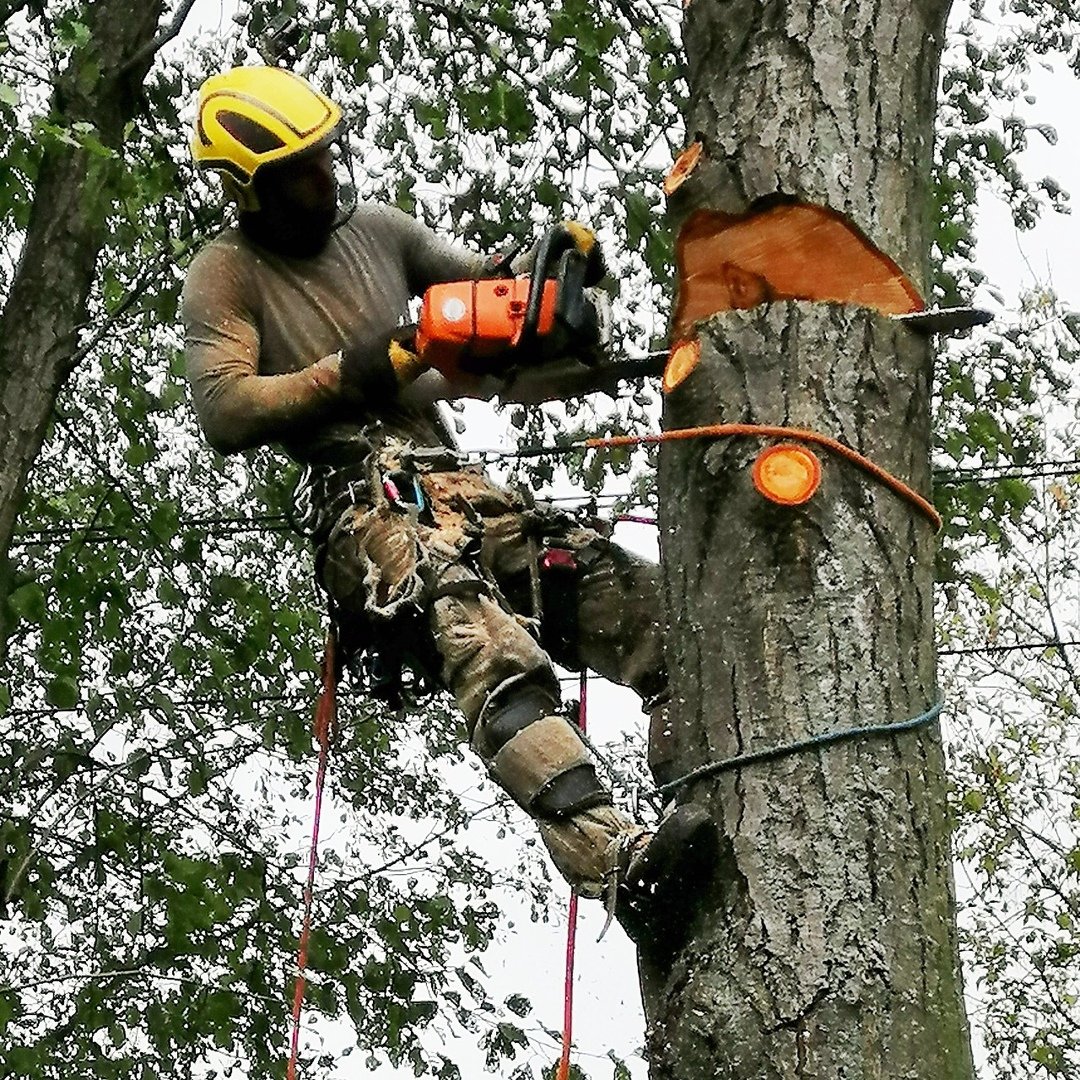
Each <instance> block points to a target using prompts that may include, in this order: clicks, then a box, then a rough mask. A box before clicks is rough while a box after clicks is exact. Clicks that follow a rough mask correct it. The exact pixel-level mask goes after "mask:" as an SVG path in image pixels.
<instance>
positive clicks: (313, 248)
mask: <svg viewBox="0 0 1080 1080" xmlns="http://www.w3.org/2000/svg"><path fill="white" fill-rule="evenodd" d="M337 210H338V208H337V202H336V200H335V201H334V202H333V203H327V204H324V205H322V206H319V207H316V208H309V207H303V208H301V207H296V206H290V207H288V208H285V207H278V206H273V205H271V206H269V207H267V208H265V209H263V210H257V211H255V212H248V213H244V214H241V215H240V228H241V229H242V230H243V232H244V235H245V236H247V237H248V239H249V240H253V241H254V242H255V243H256V244H258V245H259V246H260V247H264V248H266V249H267V250H268V251H272V252H274V253H275V254H277V255H285V256H288V257H291V258H297V259H310V258H314V256H316V255H318V254H320V253H321V252H322V251H323V250H324V248H325V247H326V245H327V243H329V241H330V237H331V236H332V235H333V232H334V226H335V225H336V224H337Z"/></svg>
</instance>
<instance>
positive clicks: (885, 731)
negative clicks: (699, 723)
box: [657, 701, 945, 796]
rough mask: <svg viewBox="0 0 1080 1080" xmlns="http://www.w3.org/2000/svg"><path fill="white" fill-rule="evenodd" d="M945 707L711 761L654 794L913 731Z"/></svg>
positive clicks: (665, 792) (667, 793)
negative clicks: (840, 745) (806, 753)
mask: <svg viewBox="0 0 1080 1080" xmlns="http://www.w3.org/2000/svg"><path fill="white" fill-rule="evenodd" d="M944 707H945V703H944V702H943V701H939V702H938V703H937V704H936V705H934V706H933V707H932V708H930V709H927V711H926V712H924V713H922V714H920V715H919V716H915V717H913V718H912V719H910V720H903V721H901V722H900V723H899V724H868V725H867V726H865V727H853V728H844V729H842V730H841V731H829V732H826V733H825V734H824V735H815V736H814V737H813V738H810V739H802V740H800V741H799V742H793V743H787V744H786V745H785V746H773V747H770V748H769V749H767V750H753V751H751V752H750V753H748V754H739V755H738V756H737V757H730V758H725V759H724V760H723V761H710V762H709V763H708V764H706V765H699V766H698V767H697V768H696V769H694V770H692V771H691V772H688V773H687V774H686V775H685V776H680V777H679V778H678V780H672V781H671V782H670V783H667V784H662V785H661V786H660V787H659V788H657V791H658V792H659V794H660V795H662V796H667V795H670V794H672V793H674V792H675V791H677V790H678V789H679V788H681V787H683V786H685V785H686V784H691V783H693V782H694V781H695V780H700V779H701V778H702V777H704V776H717V775H719V774H720V773H725V772H731V771H732V770H734V769H741V768H744V767H745V766H747V765H757V764H759V763H760V762H763V761H777V760H779V759H780V758H785V757H790V756H791V755H792V754H799V753H802V751H804V750H822V749H824V748H825V747H827V746H835V745H836V744H837V743H842V742H851V741H852V740H854V739H865V738H873V737H876V736H880V735H899V734H901V733H902V732H905V731H915V730H917V729H918V728H921V727H926V726H927V725H929V724H932V723H933V722H934V721H935V720H936V719H937V718H938V717H939V716H940V715H941V710H942V709H943V708H944Z"/></svg>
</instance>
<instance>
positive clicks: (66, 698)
mask: <svg viewBox="0 0 1080 1080" xmlns="http://www.w3.org/2000/svg"><path fill="white" fill-rule="evenodd" d="M45 700H46V701H48V703H49V704H50V705H52V706H54V707H55V708H57V709H74V708H75V707H76V706H77V705H78V704H79V684H78V683H77V682H76V681H75V679H74V678H72V676H70V675H57V676H56V678H55V679H51V680H50V681H49V684H48V685H47V686H46V687H45Z"/></svg>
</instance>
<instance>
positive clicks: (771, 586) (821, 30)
mask: <svg viewBox="0 0 1080 1080" xmlns="http://www.w3.org/2000/svg"><path fill="white" fill-rule="evenodd" d="M946 12H947V4H946V3H944V2H927V0H922V2H919V3H914V4H912V3H911V2H910V0H909V2H905V3H903V4H901V3H899V2H898V0H879V2H877V3H844V4H829V5H826V4H824V3H816V2H813V0H792V2H789V3H779V2H766V3H759V2H750V0H737V2H734V3H723V2H721V0H693V3H692V4H691V6H690V8H689V10H688V12H687V18H686V25H685V29H684V38H685V42H686V48H687V54H688V58H689V63H690V67H689V78H690V90H691V93H690V106H689V113H688V117H687V130H688V132H689V133H690V134H691V135H695V134H697V135H698V136H700V137H701V138H702V141H703V142H704V145H705V149H706V158H705V159H704V160H703V162H702V164H700V165H699V166H698V167H697V168H696V169H695V170H694V171H693V173H692V174H691V176H690V178H689V180H688V181H687V182H686V183H685V184H684V185H683V187H682V188H680V190H679V192H678V193H677V196H676V197H675V198H673V200H672V213H673V217H674V218H675V223H676V225H677V224H678V223H679V221H681V220H683V219H685V217H686V215H687V214H689V213H690V212H691V211H693V210H696V209H700V208H709V209H717V210H723V211H726V212H729V213H739V212H742V211H745V210H747V209H748V208H749V206H750V205H751V204H752V203H753V202H754V201H755V200H757V199H759V198H762V197H766V196H775V195H777V194H782V195H785V196H795V197H798V198H799V199H802V200H805V201H808V202H813V203H817V204H819V205H823V206H828V207H831V208H832V209H834V210H838V211H840V212H842V213H843V214H845V215H847V216H848V217H849V218H850V219H851V221H852V222H853V223H854V224H855V225H856V226H858V227H859V228H860V229H862V230H863V231H864V232H865V233H866V234H867V235H868V237H869V238H870V239H871V240H872V241H873V242H874V243H876V244H877V245H878V246H879V247H880V248H882V249H883V250H884V251H885V252H886V253H887V254H888V255H891V256H892V257H893V258H894V259H895V260H896V261H897V262H898V263H899V264H900V266H901V267H903V268H904V269H905V270H906V271H907V272H908V274H909V275H910V276H911V277H912V278H913V279H914V280H915V281H916V282H918V283H920V284H921V285H922V284H924V283H925V281H926V264H927V253H928V249H929V228H930V220H931V219H930V198H929V191H930V167H931V151H932V144H933V118H934V107H935V97H936V87H937V71H938V62H939V58H940V51H941V47H942V41H943V27H944V19H945V15H946ZM698 332H699V335H700V338H701V343H702V358H701V362H700V364H699V365H698V366H697V368H696V369H695V370H694V372H693V374H692V375H691V376H690V377H689V378H688V379H687V380H686V382H684V383H683V384H682V385H681V386H679V387H678V388H677V389H675V390H674V391H673V392H672V393H671V394H670V395H669V396H668V398H667V400H666V404H665V416H664V426H665V427H666V428H683V427H693V426H697V425H704V424H715V423H718V422H744V423H756V424H768V425H787V426H791V427H801V428H810V429H813V430H815V431H817V432H820V433H822V434H825V435H830V436H833V437H834V438H838V439H840V440H842V441H844V442H846V443H847V444H849V445H850V446H853V447H855V448H856V449H858V450H859V451H861V452H862V453H864V454H865V455H866V456H868V457H869V458H870V459H872V460H873V461H874V462H876V463H877V464H879V465H881V466H883V467H884V468H886V469H888V470H889V471H890V472H892V473H893V474H894V475H896V476H898V477H900V478H901V479H903V480H905V481H906V482H907V483H909V484H910V485H912V486H913V487H914V488H915V489H916V490H917V491H920V492H923V493H926V492H928V491H929V489H930V464H929V447H930V409H929V405H930V390H931V375H932V351H931V348H930V344H929V343H928V342H927V341H926V340H925V339H922V338H919V337H916V336H915V335H914V334H912V333H911V332H910V331H909V330H908V329H906V328H905V327H903V326H901V325H899V324H897V323H895V322H893V321H892V320H890V319H889V318H888V317H886V316H883V315H880V314H878V313H876V312H871V311H869V310H867V309H864V308H857V307H850V306H844V305H837V304H821V303H806V302H800V301H789V302H784V303H772V304H764V305H760V306H757V307H754V308H751V309H749V310H744V311H730V312H725V313H722V314H718V315H715V316H713V317H712V318H710V319H708V320H707V321H706V322H704V323H703V324H700V325H699V327H698ZM763 444H764V440H761V439H757V438H744V437H739V438H729V439H724V440H705V439H696V440H693V441H689V442H680V443H669V444H666V445H665V447H664V448H663V450H662V453H661V459H660V482H661V524H662V548H663V562H664V566H665V574H666V586H667V594H668V604H669V612H670V627H669V634H668V650H669V656H668V659H669V664H670V669H671V674H672V689H673V697H674V700H673V719H674V743H675V755H676V763H675V770H674V771H675V772H676V773H680V774H681V773H686V772H688V771H689V770H690V769H692V768H694V767H695V766H697V765H700V764H702V763H704V762H708V761H715V760H720V759H724V758H727V757H731V756H734V755H737V754H742V753H746V752H749V751H753V750H759V749H763V748H768V747H778V746H781V745H783V744H785V743H790V742H794V741H798V740H801V739H805V738H807V737H809V736H815V735H819V734H823V733H826V732H833V731H836V730H838V729H843V728H850V727H855V726H865V725H875V724H891V723H895V722H899V721H903V720H907V719H910V718H913V717H915V716H917V715H919V714H921V713H923V712H925V711H926V710H927V709H929V708H930V707H931V706H932V705H933V704H934V702H935V701H936V700H937V697H938V690H937V687H936V682H935V652H934V638H933V630H934V628H933V618H932V616H933V608H932V585H933V559H934V537H933V526H932V525H931V523H930V521H929V520H928V518H927V517H926V516H925V515H924V514H922V513H921V512H920V511H919V510H918V509H917V508H916V507H915V505H914V504H913V503H912V502H910V501H908V500H907V499H905V498H903V497H901V496H899V495H897V494H896V493H894V492H893V491H891V490H890V489H889V488H887V487H886V486H884V485H883V484H881V483H879V482H878V481H877V480H875V479H873V478H872V477H871V476H869V475H868V474H867V473H865V472H863V471H862V470H861V469H859V468H858V467H857V466H856V465H853V464H851V463H850V462H848V461H845V460H843V459H842V458H840V457H837V456H835V455H831V454H829V453H828V452H827V451H824V450H818V451H817V453H818V456H819V457H820V458H821V464H822V483H821V487H820V489H819V491H818V492H817V494H816V495H815V496H814V497H813V498H812V499H811V500H810V501H809V502H808V503H806V504H804V505H803V506H799V507H781V506H777V505H775V504H773V503H770V502H768V501H766V500H765V499H764V498H763V497H762V496H761V495H759V494H758V492H757V491H756V490H755V488H754V485H753V482H752V480H751V475H750V466H751V464H752V462H753V460H754V458H755V456H756V455H757V453H758V451H759V450H760V449H761V448H762V445H763ZM683 795H684V797H688V798H693V799H695V800H699V801H703V802H705V803H706V804H707V805H709V806H710V807H711V809H712V811H713V813H714V817H715V820H716V822H717V826H718V828H719V830H720V834H721V838H722V844H721V849H722V858H721V860H720V865H719V866H718V868H717V872H716V875H715V877H714V880H713V881H712V883H711V885H710V887H709V888H708V889H707V890H706V893H705V894H704V895H702V897H701V903H700V905H699V906H698V910H697V914H696V917H695V918H694V920H693V921H692V923H691V925H690V927H689V930H688V933H689V937H688V940H687V942H686V944H685V946H684V947H683V948H682V949H681V950H680V951H679V952H678V954H677V955H675V956H674V957H661V956H657V955H650V954H649V953H648V952H647V951H643V952H642V954H641V957H640V968H641V976H642V992H643V997H644V1000H645V1007H646V1015H647V1018H648V1021H649V1036H648V1052H649V1061H650V1068H651V1076H652V1078H653V1080H669V1078H670V1080H684V1078H685V1080H720V1078H744V1077H745V1078H750V1077H753V1078H754V1080H766V1078H773V1077H775V1078H781V1077H783V1078H795V1077H799V1078H811V1077H812V1078H819V1080H842V1078H848V1080H865V1078H868V1077H882V1078H899V1077H904V1078H905V1080H921V1078H925V1080H931V1078H933V1080H953V1078H970V1077H971V1076H972V1061H971V1053H970V1048H969V1043H968V1035H967V1025H966V1019H965V1014H964V1008H963V999H962V992H961V985H960V976H959V972H958V955H957V944H956V931H955V918H954V905H953V893H952V872H951V856H950V847H949V827H948V820H947V814H946V807H945V775H944V763H943V757H942V751H941V745H940V740H939V737H938V735H937V733H936V730H935V729H934V728H932V727H931V728H923V729H920V730H919V731H914V732H905V733H900V734H897V735H894V736H888V737H879V738H862V739H859V740H856V741H852V742H846V743H841V744H839V745H835V746H833V747H832V748H830V749H824V750H818V751H810V752H802V753H799V754H797V755H794V756H791V757H787V758H784V759H782V760H779V761H774V762H771V763H765V764H757V765H750V766H747V767H744V768H742V769H740V770H738V771H736V772H733V773H730V774H727V775H725V776H722V777H720V778H713V779H706V780H702V781H699V782H697V783H696V784H694V785H693V786H691V787H688V788H686V789H684V792H683Z"/></svg>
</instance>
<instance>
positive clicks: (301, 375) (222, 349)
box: [181, 245, 341, 454]
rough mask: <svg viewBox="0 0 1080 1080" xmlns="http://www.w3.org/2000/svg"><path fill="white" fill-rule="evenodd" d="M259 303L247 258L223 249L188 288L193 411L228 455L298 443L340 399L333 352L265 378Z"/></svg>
mask: <svg viewBox="0 0 1080 1080" xmlns="http://www.w3.org/2000/svg"><path fill="white" fill-rule="evenodd" d="M255 302H257V298H256V297H254V296H253V295H252V291H251V289H250V288H247V287H245V275H244V268H243V260H242V259H241V258H239V257H238V256H237V253H236V252H235V251H234V250H232V249H230V248H229V247H227V246H225V245H211V246H209V247H207V248H204V249H203V250H202V251H201V252H200V253H199V254H198V255H197V256H196V258H195V259H194V261H193V262H192V264H191V267H190V269H189V270H188V275H187V280H186V281H185V283H184V292H183V300H182V305H181V311H182V315H183V322H184V340H185V343H184V355H185V362H186V367H187V378H188V382H189V384H190V386H191V394H192V399H193V402H194V405H195V412H196V413H197V415H198V417H199V423H200V424H201V426H202V429H203V433H204V434H205V435H206V439H207V442H209V443H210V445H211V446H212V447H214V449H215V450H218V451H220V452H221V453H223V454H231V453H236V452H237V451H239V450H246V449H249V448H251V447H253V446H260V445H262V444H263V443H268V442H274V441H277V440H280V439H284V438H287V437H292V436H295V435H296V434H297V432H298V431H300V430H302V429H303V428H304V427H305V426H306V425H308V424H311V423H316V422H318V421H320V420H323V419H325V418H327V417H329V416H330V415H331V414H332V413H333V412H334V410H335V408H336V407H337V405H338V402H339V400H340V396H341V391H340V369H341V362H340V358H339V357H338V356H337V355H336V354H335V355H332V356H328V357H325V358H324V359H322V360H319V361H317V362H316V363H314V364H312V365H310V366H309V367H306V368H303V369H302V370H300V371H291V372H286V373H284V374H275V375H265V374H260V373H259V321H258V315H257V312H256V311H255V310H254V308H253V304H254V303H255Z"/></svg>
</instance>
